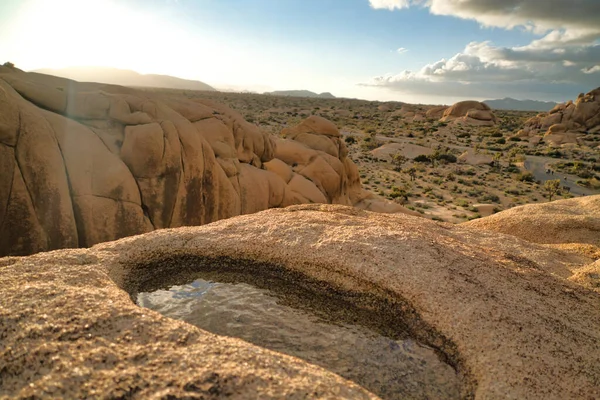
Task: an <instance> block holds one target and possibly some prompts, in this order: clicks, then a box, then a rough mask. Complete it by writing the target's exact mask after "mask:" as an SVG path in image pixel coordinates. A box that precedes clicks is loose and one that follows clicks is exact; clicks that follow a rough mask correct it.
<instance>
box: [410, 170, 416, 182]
mask: <svg viewBox="0 0 600 400" xmlns="http://www.w3.org/2000/svg"><path fill="white" fill-rule="evenodd" d="M408 175H410V180H411V181H414V180H415V179H417V169H416V168H415V167H412V168H410V169H409V170H408Z"/></svg>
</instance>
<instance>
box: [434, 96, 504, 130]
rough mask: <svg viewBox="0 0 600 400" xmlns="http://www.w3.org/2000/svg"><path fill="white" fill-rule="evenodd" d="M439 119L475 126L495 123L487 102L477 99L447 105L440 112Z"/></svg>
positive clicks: (494, 117)
mask: <svg viewBox="0 0 600 400" xmlns="http://www.w3.org/2000/svg"><path fill="white" fill-rule="evenodd" d="M438 112H439V110H438ZM440 121H441V122H453V123H455V124H468V125H476V126H494V125H496V116H495V115H494V113H493V112H492V110H491V109H490V107H488V105H487V104H484V103H480V102H478V101H461V102H458V103H456V104H454V105H453V106H451V107H448V108H447V109H446V110H445V111H444V113H443V114H442V118H441V119H440Z"/></svg>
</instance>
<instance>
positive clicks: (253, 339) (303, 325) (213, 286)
mask: <svg viewBox="0 0 600 400" xmlns="http://www.w3.org/2000/svg"><path fill="white" fill-rule="evenodd" d="M282 300H283V299H282V298H281V297H279V296H278V295H274V294H272V293H271V292H269V291H267V290H265V289H260V288H258V287H255V286H251V285H248V284H245V283H236V284H231V283H215V282H209V281H205V280H196V281H194V282H193V283H190V284H187V285H181V286H173V287H171V288H170V289H169V290H157V291H154V292H150V293H139V294H138V304H139V305H140V306H142V307H146V308H149V309H152V310H155V311H158V312H160V313H161V314H163V315H166V316H168V317H171V318H175V319H179V320H183V321H186V322H188V323H190V324H193V325H196V326H198V327H199V328H202V329H204V330H206V331H209V332H213V333H216V334H219V335H225V336H233V337H237V338H240V339H243V340H245V341H247V342H250V343H253V344H255V345H258V346H261V347H264V348H267V349H270V350H274V351H277V352H280V353H285V354H289V355H292V356H294V357H297V358H300V359H303V360H305V361H308V362H309V363H312V364H315V365H319V366H321V367H323V368H326V369H328V370H330V371H332V372H334V373H336V374H338V375H340V376H342V377H344V378H346V379H349V380H351V381H354V382H356V383H357V384H359V385H361V386H362V387H364V388H366V389H367V390H369V391H371V392H372V393H375V394H377V395H378V396H380V397H382V398H385V399H400V398H401V399H456V398H459V397H460V381H459V379H458V376H457V374H456V372H455V371H454V369H453V368H452V367H451V366H449V365H448V364H446V363H444V362H442V361H441V360H440V359H439V357H438V356H437V355H436V353H435V352H434V351H433V350H432V349H430V348H427V347H424V346H421V345H420V344H418V343H417V342H415V341H414V340H413V339H410V338H407V339H400V340H393V339H391V338H388V337H385V336H382V335H381V334H379V333H377V332H375V331H373V330H370V329H367V328H365V327H363V326H360V325H351V324H348V323H340V322H335V321H330V320H328V319H327V318H326V317H323V315H324V314H323V313H322V312H321V313H312V312H310V311H309V309H305V308H304V307H301V308H295V307H294V308H293V307H290V306H289V305H286V304H284V303H286V302H285V301H282ZM317 315H319V316H317Z"/></svg>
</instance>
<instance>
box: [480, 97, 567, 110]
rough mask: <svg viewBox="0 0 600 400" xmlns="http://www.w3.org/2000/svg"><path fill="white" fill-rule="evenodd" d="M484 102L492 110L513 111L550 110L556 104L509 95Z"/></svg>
mask: <svg viewBox="0 0 600 400" xmlns="http://www.w3.org/2000/svg"><path fill="white" fill-rule="evenodd" d="M484 103H485V104H487V105H488V106H490V108H491V109H494V110H513V111H550V110H552V109H553V108H554V106H556V105H557V104H558V103H554V102H552V101H537V100H516V99H511V98H510V97H506V98H504V99H499V100H486V101H484Z"/></svg>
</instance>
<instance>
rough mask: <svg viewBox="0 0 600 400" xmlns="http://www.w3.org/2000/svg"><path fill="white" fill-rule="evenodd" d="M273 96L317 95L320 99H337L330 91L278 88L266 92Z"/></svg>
mask: <svg viewBox="0 0 600 400" xmlns="http://www.w3.org/2000/svg"><path fill="white" fill-rule="evenodd" d="M264 94H270V95H272V96H291V97H317V98H320V99H335V98H336V97H335V96H334V95H332V94H331V93H329V92H324V93H320V94H319V93H315V92H311V91H310V90H276V91H274V92H265V93H264Z"/></svg>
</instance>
